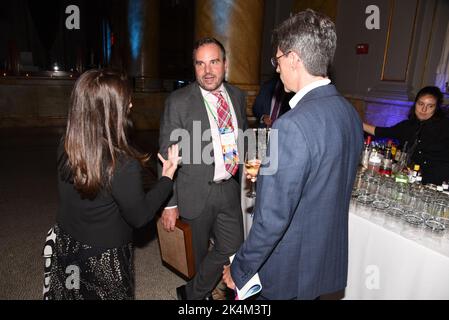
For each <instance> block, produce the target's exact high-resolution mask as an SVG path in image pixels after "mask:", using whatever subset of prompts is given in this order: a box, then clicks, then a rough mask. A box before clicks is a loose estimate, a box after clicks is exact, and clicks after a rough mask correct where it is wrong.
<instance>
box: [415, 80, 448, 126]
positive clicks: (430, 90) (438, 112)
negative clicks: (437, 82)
mask: <svg viewBox="0 0 449 320" xmlns="http://www.w3.org/2000/svg"><path fill="white" fill-rule="evenodd" d="M427 95H429V96H433V97H434V98H435V99H436V101H437V105H436V107H435V113H434V114H433V115H432V117H431V119H441V118H443V117H444V111H443V109H442V108H441V107H442V105H443V94H442V93H441V90H440V88H438V87H435V86H428V87H424V88H422V89H421V90H419V92H418V93H417V94H416V98H415V103H413V106H412V107H411V108H410V112H409V114H408V118H409V120H416V119H417V118H416V114H415V109H416V103H417V102H418V100H419V98H421V97H422V96H427Z"/></svg>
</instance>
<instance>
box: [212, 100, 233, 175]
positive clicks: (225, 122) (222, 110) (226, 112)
mask: <svg viewBox="0 0 449 320" xmlns="http://www.w3.org/2000/svg"><path fill="white" fill-rule="evenodd" d="M212 94H213V95H214V96H216V97H217V99H218V106H217V115H218V127H219V129H224V128H231V129H234V126H233V125H232V115H231V110H230V108H229V105H228V103H227V102H226V100H225V98H223V96H222V94H221V93H220V92H219V91H216V92H212ZM232 131H234V130H232ZM223 157H224V160H225V168H226V171H228V172H229V173H230V174H232V175H235V174H236V172H237V170H238V161H239V158H238V152H237V149H236V148H235V149H234V150H233V152H232V153H224V154H223Z"/></svg>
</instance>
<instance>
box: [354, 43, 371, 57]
mask: <svg viewBox="0 0 449 320" xmlns="http://www.w3.org/2000/svg"><path fill="white" fill-rule="evenodd" d="M368 50H369V44H367V43H359V44H358V45H357V47H356V53H357V54H368Z"/></svg>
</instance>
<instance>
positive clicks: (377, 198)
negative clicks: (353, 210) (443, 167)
mask: <svg viewBox="0 0 449 320" xmlns="http://www.w3.org/2000/svg"><path fill="white" fill-rule="evenodd" d="M352 197H353V199H354V200H355V201H356V202H357V203H359V204H362V205H364V206H367V207H370V208H373V209H375V210H376V211H380V212H384V213H386V214H388V215H391V216H394V217H397V218H399V219H403V220H405V221H406V222H408V223H410V224H412V225H415V226H423V225H425V226H426V227H427V228H430V229H431V230H432V231H438V232H441V231H444V230H446V229H448V228H449V195H447V194H445V193H442V192H439V191H437V190H436V188H432V186H426V185H421V184H408V183H401V182H395V179H394V178H391V177H386V176H381V175H372V174H369V173H367V172H365V171H363V170H362V171H359V172H358V174H357V177H356V181H355V183H354V189H353V193H352Z"/></svg>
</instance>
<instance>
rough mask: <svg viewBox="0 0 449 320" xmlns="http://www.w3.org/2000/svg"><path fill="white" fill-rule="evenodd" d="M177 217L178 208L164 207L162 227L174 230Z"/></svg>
mask: <svg viewBox="0 0 449 320" xmlns="http://www.w3.org/2000/svg"><path fill="white" fill-rule="evenodd" d="M178 218H179V210H178V208H172V209H164V211H162V217H161V219H162V226H163V227H164V229H165V231H167V232H172V231H175V224H176V219H178Z"/></svg>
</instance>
